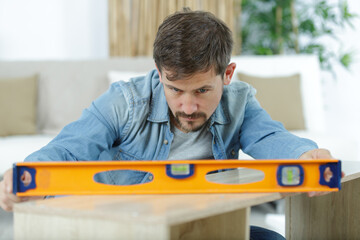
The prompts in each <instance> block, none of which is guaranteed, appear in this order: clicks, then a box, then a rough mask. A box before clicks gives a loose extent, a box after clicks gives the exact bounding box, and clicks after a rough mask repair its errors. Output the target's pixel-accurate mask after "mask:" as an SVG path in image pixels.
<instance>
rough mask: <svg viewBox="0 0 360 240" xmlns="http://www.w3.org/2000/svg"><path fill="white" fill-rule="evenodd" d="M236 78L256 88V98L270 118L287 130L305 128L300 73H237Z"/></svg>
mask: <svg viewBox="0 0 360 240" xmlns="http://www.w3.org/2000/svg"><path fill="white" fill-rule="evenodd" d="M238 78H239V80H241V81H244V82H247V83H249V84H250V85H252V86H253V87H254V88H255V89H256V90H257V94H256V98H257V99H258V101H259V102H260V104H261V106H262V107H263V108H264V109H265V110H266V111H267V112H268V113H269V114H270V116H271V118H272V119H274V120H276V121H280V122H282V123H283V124H284V127H285V128H286V129H288V130H302V129H305V121H304V114H303V101H302V97H301V90H300V74H295V75H291V76H285V77H283V76H282V77H269V78H267V77H257V76H252V75H248V74H244V73H238Z"/></svg>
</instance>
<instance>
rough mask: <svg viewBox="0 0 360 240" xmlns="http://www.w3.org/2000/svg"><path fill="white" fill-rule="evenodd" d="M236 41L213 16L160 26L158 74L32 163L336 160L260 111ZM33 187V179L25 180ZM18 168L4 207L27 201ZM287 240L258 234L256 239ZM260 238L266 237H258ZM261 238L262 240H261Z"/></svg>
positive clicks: (118, 95)
mask: <svg viewBox="0 0 360 240" xmlns="http://www.w3.org/2000/svg"><path fill="white" fill-rule="evenodd" d="M232 46H233V41H232V36H231V32H230V30H229V29H228V27H227V26H226V25H225V24H224V23H223V22H222V21H220V20H219V19H217V18H216V17H215V16H213V15H212V14H210V13H207V12H192V11H189V10H184V11H183V12H179V13H175V14H174V15H171V16H169V17H168V18H166V19H165V21H164V22H163V23H162V24H161V25H160V27H159V29H158V33H157V36H156V39H155V42H154V60H155V63H156V67H157V69H156V70H153V71H151V72H150V73H149V74H148V75H147V76H146V77H139V78H135V79H132V80H131V81H130V82H117V83H114V84H112V86H111V88H110V89H109V90H108V91H107V92H106V93H105V94H103V95H102V96H100V97H99V98H98V99H96V100H95V101H94V102H93V103H92V105H91V106H90V107H89V108H87V109H86V110H85V111H84V112H83V114H82V116H81V118H80V119H79V120H78V121H75V122H73V123H71V124H69V125H68V126H66V127H65V128H64V129H63V130H62V131H61V133H60V134H59V135H58V136H57V137H56V138H55V139H54V140H53V141H51V142H50V143H49V144H48V145H47V146H45V147H44V148H42V149H41V150H39V151H37V152H35V153H33V154H31V155H30V156H29V157H27V158H26V159H25V161H59V160H63V161H77V160H134V159H135V160H166V159H174V160H175V159H236V158H238V151H239V149H240V148H241V149H242V150H243V151H244V152H245V153H247V154H249V155H251V156H253V157H254V158H261V159H269V158H272V159H282V158H303V159H315V158H331V155H330V153H329V152H328V151H327V150H324V149H317V145H316V144H315V143H314V142H312V141H310V140H307V139H301V138H298V137H296V136H294V135H292V134H290V133H289V132H287V131H286V130H285V129H284V127H283V126H282V124H281V123H279V122H275V121H273V120H272V119H271V118H270V116H269V115H268V114H267V113H266V112H265V111H264V110H263V109H262V108H261V107H260V105H259V103H258V101H257V100H256V98H255V96H254V95H255V90H254V89H253V88H252V87H251V86H249V85H248V84H246V83H243V82H240V81H239V82H236V83H233V84H231V85H229V84H230V81H231V78H232V76H233V74H234V71H235V68H236V65H235V63H230V57H231V52H232ZM23 177H24V181H27V177H28V176H26V175H24V176H23ZM97 181H101V182H105V183H109V184H122V185H123V184H134V183H143V182H147V181H151V176H150V174H149V173H145V172H135V171H126V172H114V171H111V172H107V173H104V174H102V175H99V176H98V179H97ZM11 183H12V179H11V170H8V171H7V172H6V173H5V175H4V180H3V181H2V182H1V183H0V205H1V207H2V208H4V209H5V210H11V209H12V206H13V204H14V203H16V202H20V201H24V200H28V198H26V199H25V198H19V197H16V196H14V195H13V194H11V188H12V187H11V185H12V184H11ZM257 234H258V235H260V237H267V238H269V239H278V238H279V239H282V237H281V236H280V235H278V234H276V233H274V232H269V231H266V230H265V229H260V228H255V227H252V228H251V238H253V239H255V238H256V237H258V235H257ZM258 238H259V237H258ZM258 238H257V239H258Z"/></svg>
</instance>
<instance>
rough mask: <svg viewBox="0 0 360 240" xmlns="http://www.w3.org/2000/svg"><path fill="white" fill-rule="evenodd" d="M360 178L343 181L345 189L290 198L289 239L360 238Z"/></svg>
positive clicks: (288, 200) (287, 215)
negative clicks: (314, 195)
mask: <svg viewBox="0 0 360 240" xmlns="http://www.w3.org/2000/svg"><path fill="white" fill-rule="evenodd" d="M359 199H360V178H356V179H352V180H350V181H347V182H343V183H342V190H341V191H339V192H336V193H331V194H328V195H325V196H319V197H313V198H309V197H308V196H307V195H306V194H301V195H296V196H292V197H288V198H287V199H286V239H289V240H291V239H316V240H321V239H359V236H360V227H359V226H360V200H359Z"/></svg>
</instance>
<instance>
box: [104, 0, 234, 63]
mask: <svg viewBox="0 0 360 240" xmlns="http://www.w3.org/2000/svg"><path fill="white" fill-rule="evenodd" d="M183 7H190V8H191V10H205V11H209V12H212V13H213V14H215V15H216V16H217V17H218V18H220V19H222V20H223V21H224V22H225V23H226V24H227V25H228V27H229V28H230V29H231V31H232V32H233V35H234V40H235V48H234V49H240V48H239V44H240V41H239V37H238V35H239V34H237V33H238V32H239V30H238V29H237V24H236V22H238V19H239V16H240V11H241V0H109V48H110V49H109V52H110V56H112V57H114V56H152V49H153V47H152V45H153V42H154V39H155V36H156V32H157V29H158V26H159V25H160V24H161V23H162V21H163V20H164V18H165V17H166V16H168V15H170V14H172V13H175V12H176V11H179V10H182V8H183Z"/></svg>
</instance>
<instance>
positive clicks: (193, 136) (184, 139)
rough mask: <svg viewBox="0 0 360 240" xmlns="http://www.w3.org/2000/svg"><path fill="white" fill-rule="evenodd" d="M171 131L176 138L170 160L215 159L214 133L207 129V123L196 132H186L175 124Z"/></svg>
mask: <svg viewBox="0 0 360 240" xmlns="http://www.w3.org/2000/svg"><path fill="white" fill-rule="evenodd" d="M171 131H172V132H173V133H174V139H173V142H172V143H171V148H170V153H169V157H168V160H194V159H214V155H213V152H212V145H211V142H212V135H211V132H209V131H208V130H207V124H204V126H203V127H202V128H201V129H199V130H198V131H196V132H189V133H184V132H182V131H181V130H179V129H178V128H177V127H175V126H173V125H172V126H171Z"/></svg>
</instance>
